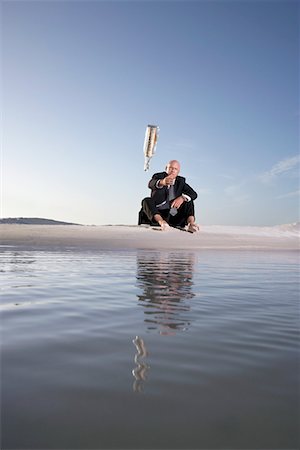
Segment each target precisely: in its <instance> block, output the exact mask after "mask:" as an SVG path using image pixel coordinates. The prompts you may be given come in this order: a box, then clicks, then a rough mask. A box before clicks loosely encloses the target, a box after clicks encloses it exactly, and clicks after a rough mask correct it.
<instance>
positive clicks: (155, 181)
mask: <svg viewBox="0 0 300 450" xmlns="http://www.w3.org/2000/svg"><path fill="white" fill-rule="evenodd" d="M164 178H165V174H164V173H155V174H154V175H153V177H152V178H151V180H150V181H149V183H148V187H149V189H151V190H152V191H154V190H155V189H161V188H162V187H163V186H164V184H163V182H162V180H163V179H164Z"/></svg>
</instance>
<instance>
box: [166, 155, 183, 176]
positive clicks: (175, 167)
mask: <svg viewBox="0 0 300 450" xmlns="http://www.w3.org/2000/svg"><path fill="white" fill-rule="evenodd" d="M166 172H167V174H168V175H172V177H174V178H176V177H177V175H178V174H179V172H180V163H179V162H178V161H176V159H172V160H171V161H169V162H168V164H167V166H166Z"/></svg>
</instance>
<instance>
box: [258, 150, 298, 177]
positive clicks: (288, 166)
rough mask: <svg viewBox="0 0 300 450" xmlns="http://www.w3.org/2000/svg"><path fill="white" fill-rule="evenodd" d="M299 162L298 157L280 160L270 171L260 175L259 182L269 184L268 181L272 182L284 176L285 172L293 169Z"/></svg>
mask: <svg viewBox="0 0 300 450" xmlns="http://www.w3.org/2000/svg"><path fill="white" fill-rule="evenodd" d="M299 162H300V156H299V155H297V156H292V157H291V158H286V159H282V160H281V161H279V162H278V163H277V164H275V165H274V166H273V167H271V169H270V170H268V171H267V172H264V173H263V174H261V175H260V177H259V178H260V180H261V181H262V182H263V183H269V182H270V181H272V180H274V179H275V178H276V177H278V176H280V175H284V174H286V173H287V172H289V171H291V170H292V169H294V168H295V167H296V166H297V165H298V164H299Z"/></svg>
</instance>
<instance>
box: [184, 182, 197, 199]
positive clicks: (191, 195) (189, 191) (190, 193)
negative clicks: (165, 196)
mask: <svg viewBox="0 0 300 450" xmlns="http://www.w3.org/2000/svg"><path fill="white" fill-rule="evenodd" d="M181 195H182V196H183V197H184V199H185V201H187V202H190V201H191V200H196V198H197V197H198V194H197V192H196V191H194V189H193V188H191V186H190V185H188V184H187V183H184V186H183V189H182V194H181Z"/></svg>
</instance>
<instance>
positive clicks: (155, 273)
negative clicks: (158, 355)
mask: <svg viewBox="0 0 300 450" xmlns="http://www.w3.org/2000/svg"><path fill="white" fill-rule="evenodd" d="M193 265H194V254H186V253H159V252H158V253H155V252H153V253H152V252H151V253H142V254H140V255H138V257H137V281H138V287H140V288H141V289H142V294H140V295H138V299H139V300H140V301H141V302H142V304H143V306H144V307H145V311H144V313H145V315H146V319H145V322H146V323H147V324H148V329H149V330H150V329H159V332H160V334H176V332H177V331H184V330H186V329H187V328H188V326H189V324H190V319H189V317H188V312H189V310H190V306H189V304H188V302H187V300H189V299H191V298H192V297H194V295H195V294H194V293H193V292H192V286H193V281H192V275H193Z"/></svg>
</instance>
